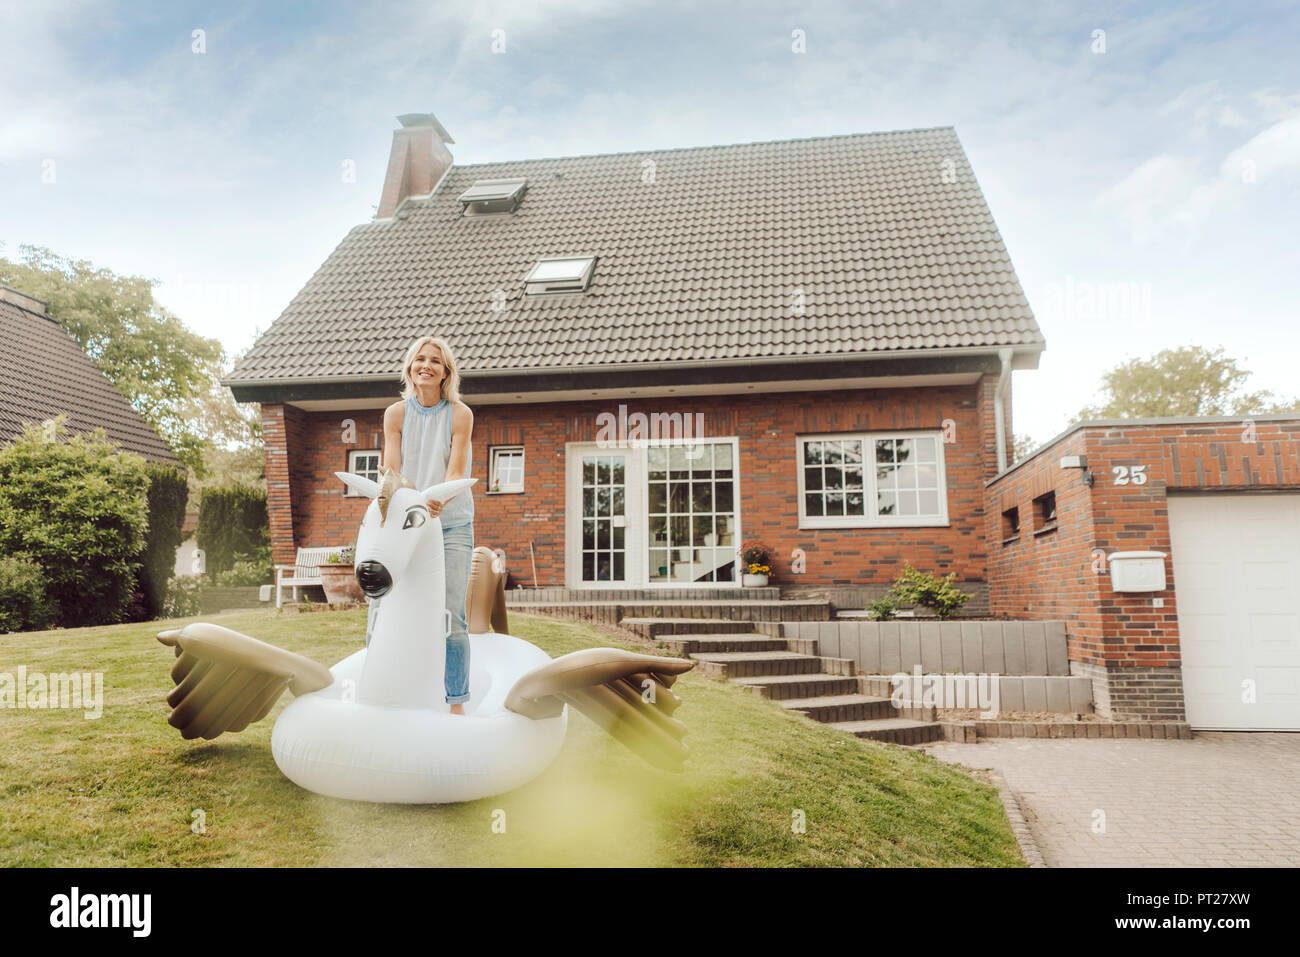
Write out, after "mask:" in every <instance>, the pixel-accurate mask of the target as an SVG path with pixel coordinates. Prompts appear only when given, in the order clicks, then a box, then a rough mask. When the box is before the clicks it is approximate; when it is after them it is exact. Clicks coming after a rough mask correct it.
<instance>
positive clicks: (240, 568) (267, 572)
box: [211, 545, 275, 588]
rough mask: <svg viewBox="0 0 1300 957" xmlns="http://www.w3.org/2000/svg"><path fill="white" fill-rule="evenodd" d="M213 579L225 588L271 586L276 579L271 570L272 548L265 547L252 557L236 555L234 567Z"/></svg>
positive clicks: (218, 573) (214, 576)
mask: <svg viewBox="0 0 1300 957" xmlns="http://www.w3.org/2000/svg"><path fill="white" fill-rule="evenodd" d="M211 577H212V580H213V582H214V583H215V584H217V585H220V586H221V587H223V588H237V587H241V586H248V585H267V584H270V583H271V582H272V581H274V578H275V576H274V574H273V573H272V568H271V546H270V545H265V546H263V547H262V548H259V549H257V551H256V552H254V553H253V554H252V555H245V554H242V553H241V554H239V555H236V556H235V564H234V565H232V566H231V567H230V568H229V569H227V570H226V571H224V572H217V574H215V575H213V576H211Z"/></svg>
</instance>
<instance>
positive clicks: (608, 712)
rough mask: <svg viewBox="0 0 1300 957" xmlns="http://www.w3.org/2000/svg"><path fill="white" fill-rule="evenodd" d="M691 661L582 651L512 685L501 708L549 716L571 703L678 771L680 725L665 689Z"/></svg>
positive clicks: (682, 749)
mask: <svg viewBox="0 0 1300 957" xmlns="http://www.w3.org/2000/svg"><path fill="white" fill-rule="evenodd" d="M694 667H695V662H694V661H686V660H684V659H681V658H661V657H658V656H656V655H638V654H634V653H633V652H630V651H622V650H620V649H618V648H588V649H586V650H584V651H575V652H573V653H572V654H568V655H564V656H563V657H560V658H556V659H555V660H554V661H552V662H551V663H550V664H546V665H542V666H541V667H540V668H535V669H533V670H532V671H530V672H528V674H526V675H524V676H523V677H522V678H520V679H519V680H518V681H516V682H515V683H514V686H513V687H512V688H511V689H510V693H509V694H508V695H507V696H506V707H507V708H509V709H510V710H511V711H514V712H516V713H518V714H522V715H523V716H524V717H526V718H534V719H538V718H552V717H555V716H556V715H558V714H560V713H561V711H563V709H564V705H565V704H571V705H573V707H575V708H577V709H578V710H579V711H581V712H582V713H583V714H585V715H586V716H587V717H589V718H591V720H593V721H595V722H596V723H597V724H598V725H600V726H601V727H602V728H604V729H605V730H606V731H608V732H609V733H610V734H611V735H613V737H614V738H615V739H617V740H618V741H620V742H622V743H623V744H624V745H626V746H627V747H628V748H630V749H631V750H632V751H634V752H636V753H637V754H638V755H640V756H641V757H642V758H643V759H645V760H646V761H648V762H649V763H650V764H653V765H654V766H655V767H657V768H661V769H663V770H665V771H680V770H681V769H682V762H683V761H685V760H686V751H687V749H686V745H685V744H683V743H682V737H683V736H684V735H685V734H686V725H684V724H682V723H681V722H680V721H678V720H677V719H676V718H673V717H672V713H673V712H674V711H676V710H677V708H678V706H679V705H680V704H681V703H682V699H681V698H679V697H677V696H676V695H675V694H673V693H672V692H671V691H669V690H668V689H669V688H670V687H672V685H673V683H674V682H675V681H676V680H677V676H678V675H681V674H684V673H685V672H687V671H690V670H691V669H692V668H694Z"/></svg>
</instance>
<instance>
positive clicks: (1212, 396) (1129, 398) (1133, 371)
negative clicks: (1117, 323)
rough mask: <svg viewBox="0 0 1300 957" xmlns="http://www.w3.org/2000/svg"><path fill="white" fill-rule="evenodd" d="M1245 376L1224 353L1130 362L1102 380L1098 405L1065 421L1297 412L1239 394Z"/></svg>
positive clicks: (1185, 350)
mask: <svg viewBox="0 0 1300 957" xmlns="http://www.w3.org/2000/svg"><path fill="white" fill-rule="evenodd" d="M1249 378H1250V372H1248V371H1247V370H1245V369H1241V368H1239V367H1238V365H1237V360H1236V359H1232V358H1230V357H1228V356H1225V355H1224V353H1223V347H1222V346H1220V347H1219V348H1217V349H1213V350H1207V349H1202V348H1201V347H1200V346H1181V347H1179V348H1177V349H1163V350H1161V351H1160V352H1157V353H1156V354H1155V355H1153V356H1151V357H1150V358H1148V359H1131V360H1129V361H1128V362H1125V363H1122V364H1120V365H1118V366H1116V367H1115V368H1113V369H1111V370H1110V371H1109V372H1107V373H1105V374H1104V375H1103V376H1102V401H1101V402H1100V403H1099V404H1096V405H1090V406H1086V407H1085V408H1083V409H1081V410H1080V411H1079V413H1078V414H1077V415H1075V416H1074V418H1072V419H1071V420H1070V421H1071V423H1074V422H1082V421H1084V420H1085V419H1135V418H1136V419H1142V418H1156V417H1159V416H1191V415H1243V416H1245V415H1264V414H1267V413H1270V412H1295V411H1300V399H1289V400H1287V399H1279V398H1278V397H1277V396H1276V395H1274V394H1273V393H1272V392H1268V391H1257V392H1246V391H1244V388H1245V384H1246V380H1248V379H1249Z"/></svg>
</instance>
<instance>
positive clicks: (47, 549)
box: [0, 420, 149, 628]
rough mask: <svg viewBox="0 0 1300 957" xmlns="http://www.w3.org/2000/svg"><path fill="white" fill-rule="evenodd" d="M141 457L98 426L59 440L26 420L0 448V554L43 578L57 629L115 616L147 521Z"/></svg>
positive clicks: (57, 426)
mask: <svg viewBox="0 0 1300 957" xmlns="http://www.w3.org/2000/svg"><path fill="white" fill-rule="evenodd" d="M148 490H149V477H148V475H147V473H146V471H145V463H144V459H143V458H141V457H140V456H139V455H136V454H135V453H133V452H123V451H121V450H119V449H118V448H117V447H116V446H115V445H113V444H112V443H111V442H109V440H108V436H107V435H106V434H105V433H104V430H103V429H97V430H95V432H94V433H91V434H89V435H75V436H73V437H72V438H70V439H67V438H65V437H64V429H63V426H62V423H61V422H60V421H59V420H56V421H55V423H54V425H53V428H50V429H38V428H36V427H33V426H27V428H26V429H25V431H24V432H23V434H22V435H20V436H19V437H18V438H16V439H14V440H13V441H12V442H11V443H9V444H8V445H6V446H5V447H4V448H2V449H0V555H23V556H25V557H26V558H28V559H30V560H31V561H33V562H35V563H36V564H37V565H39V566H40V567H41V569H42V571H43V572H44V575H45V592H46V594H47V595H48V596H49V598H50V600H51V601H52V602H53V603H54V604H55V606H56V607H57V608H58V611H57V614H56V620H57V624H59V625H61V626H63V627H66V628H71V627H77V626H80V625H101V624H112V623H114V622H118V621H121V620H122V618H123V616H124V615H125V613H126V610H127V606H128V605H129V604H130V601H131V591H132V587H133V585H134V583H135V573H136V569H137V568H138V567H139V562H138V561H136V557H137V556H138V555H139V554H140V552H141V550H142V549H143V548H144V544H145V529H146V527H147V525H148Z"/></svg>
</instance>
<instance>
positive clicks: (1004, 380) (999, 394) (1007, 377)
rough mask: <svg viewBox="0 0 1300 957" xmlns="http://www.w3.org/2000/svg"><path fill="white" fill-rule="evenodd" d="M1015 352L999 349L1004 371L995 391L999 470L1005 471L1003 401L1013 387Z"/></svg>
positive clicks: (1005, 447)
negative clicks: (1012, 360)
mask: <svg viewBox="0 0 1300 957" xmlns="http://www.w3.org/2000/svg"><path fill="white" fill-rule="evenodd" d="M1014 354H1015V353H1014V352H1013V351H1012V350H1011V349H999V350H998V358H999V359H1001V360H1002V371H1001V372H999V373H998V387H997V389H995V390H994V392H993V422H994V431H995V432H996V434H997V443H998V471H999V472H1003V471H1005V470H1006V467H1007V422H1006V414H1005V413H1004V412H1003V411H1002V403H1003V402H1004V401H1005V400H1006V397H1007V392H1008V391H1010V389H1011V357H1012V356H1013V355H1014Z"/></svg>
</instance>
